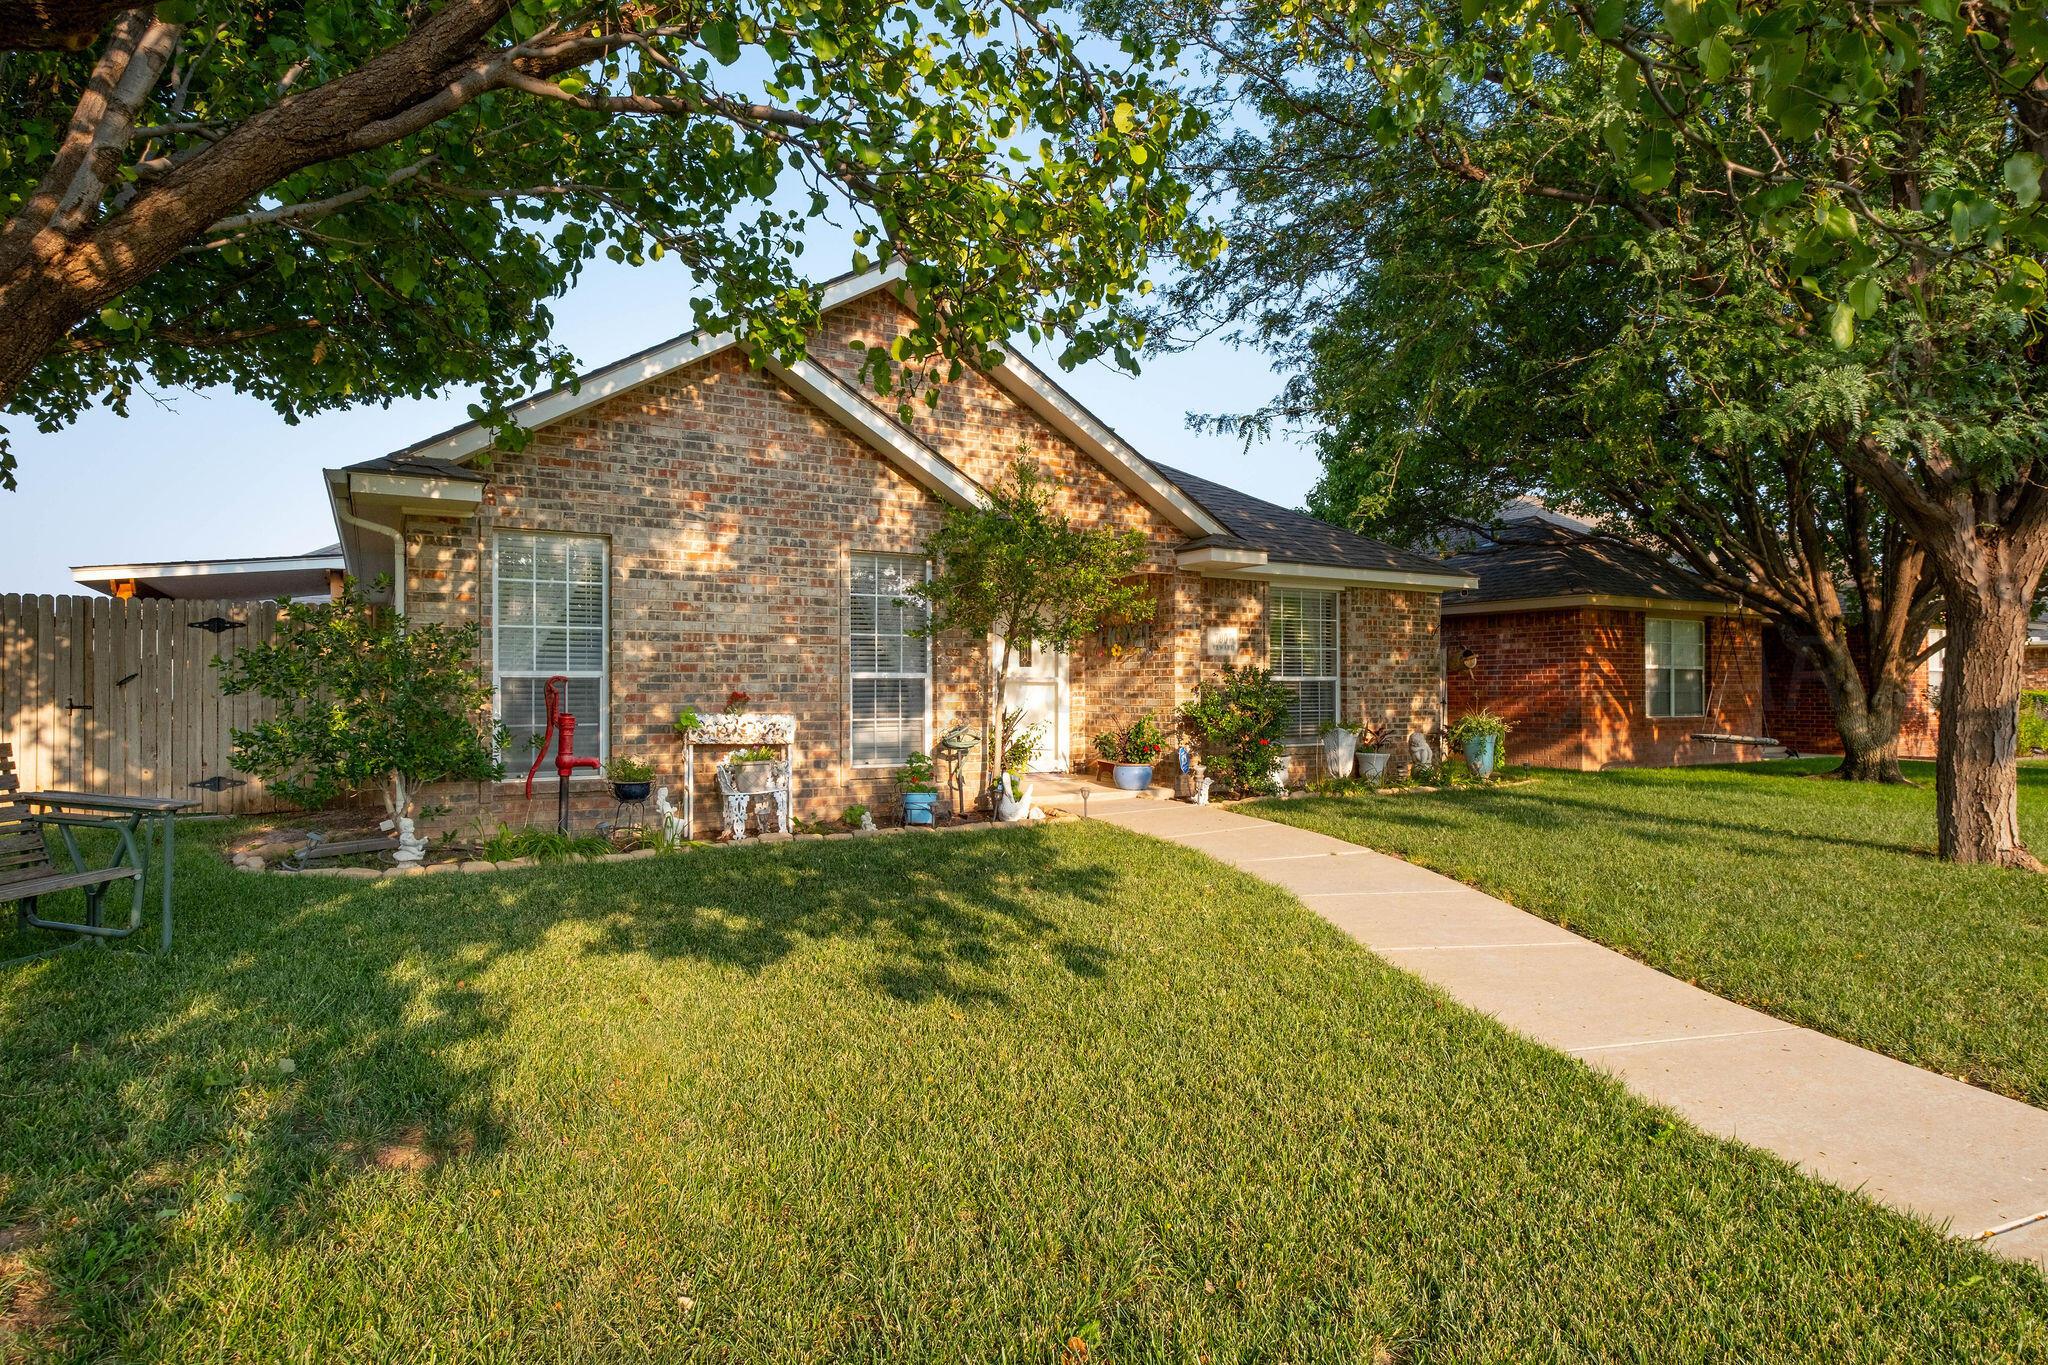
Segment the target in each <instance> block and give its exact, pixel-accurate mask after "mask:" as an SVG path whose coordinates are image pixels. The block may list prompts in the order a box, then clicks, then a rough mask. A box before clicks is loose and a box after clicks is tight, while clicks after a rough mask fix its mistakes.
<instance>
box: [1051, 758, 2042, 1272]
mask: <svg viewBox="0 0 2048 1365" xmlns="http://www.w3.org/2000/svg"><path fill="white" fill-rule="evenodd" d="M1089 805H1090V807H1091V810H1090V811H1089V814H1090V816H1091V817H1092V818H1094V819H1097V820H1101V821H1103V822H1105V823H1108V824H1113V825H1117V826H1120V827H1122V828H1124V829H1128V830H1132V831H1134V832H1136V833H1140V834H1149V835H1153V836H1155V837H1157V838H1161V839H1166V840H1169V841H1171V842H1173V843H1177V844H1183V845H1185V846H1187V847H1189V848H1193V849H1199V850H1200V851H1202V852H1203V853H1207V854H1209V855H1210V856H1212V857H1215V858H1218V859H1221V860H1222V861H1224V862H1226V863H1229V864H1231V865H1232V866H1233V867H1237V868H1241V869H1243V870H1244V871H1246V872H1249V873H1251V874H1252V875H1253V876H1255V877H1260V878H1263V879H1264V880H1266V881H1269V882H1272V883H1273V884H1274V885H1276V886H1280V887H1284V888H1286V889H1287V890H1289V891H1292V892H1293V893H1294V894H1295V895H1297V896H1299V897H1300V898H1301V899H1302V901H1303V902H1304V903H1305V904H1307V905H1308V906H1310V907H1311V908H1313V909H1314V910H1315V911H1316V912H1317V913H1319V914H1320V915H1322V916H1323V918H1325V919H1327V920H1329V921H1330V922H1331V923H1332V924H1334V925H1336V926H1337V927H1338V928H1340V929H1342V930H1344V931H1345V932H1346V933H1348V934H1350V935H1351V936H1352V937H1353V938H1355V939H1357V940H1358V941H1359V942H1361V943H1363V944H1365V945H1366V946H1367V947H1368V948H1371V949H1372V950H1373V951H1374V952H1376V953H1379V954H1380V955H1382V956H1383V957H1385V958H1386V959H1387V960H1388V961H1390V962H1393V963H1394V964H1395V965H1397V966H1399V967H1401V968H1403V969H1405V970H1407V971H1411V972H1414V973H1415V974H1416V975H1418V976H1421V977H1423V978H1425V979H1427V980H1429V981H1431V982H1433V983H1435V984H1436V985H1437V986H1439V987H1441V988H1442V989H1443V990H1444V991H1445V992H1447V993H1448V994H1450V995H1451V996H1453V997H1455V998H1456V999H1458V1000H1459V1001H1462V1002H1463V1003H1465V1004H1467V1005H1470V1006H1471V1007H1472V1008H1474V1009H1477V1010H1480V1011H1483V1012H1484V1013H1487V1014H1490V1015H1492V1016H1494V1017H1495V1018H1497V1019H1499V1020H1500V1021H1501V1022H1502V1023H1504V1024H1506V1025H1507V1026H1508V1027H1510V1028H1512V1029H1515V1030H1517V1031H1518V1032H1520V1033H1523V1034H1525V1035H1527V1036H1528V1037H1531V1038H1534V1039H1536V1040H1537V1041H1539V1042H1542V1043H1547V1044H1549V1045H1550V1046H1552V1047H1555V1048H1559V1049H1561V1050H1563V1051H1565V1052H1569V1053H1571V1054H1572V1055H1573V1056H1576V1057H1579V1058H1582V1059H1583V1060H1585V1061H1586V1062H1588V1063H1590V1064H1591V1065H1593V1066H1597V1067H1599V1068H1601V1069H1602V1070H1604V1071H1610V1072H1612V1073H1614V1074H1615V1075H1616V1076H1619V1077H1620V1078H1621V1079H1622V1081H1623V1082H1625V1083H1626V1084H1627V1085H1628V1087H1629V1088H1630V1089H1631V1090H1634V1091H1635V1092H1636V1093H1637V1094H1639V1095H1641V1096H1643V1097H1644V1098H1645V1099H1649V1100H1652V1101H1654V1102H1656V1103H1658V1104H1661V1105H1664V1106H1666V1107H1667V1108H1670V1109H1673V1110H1676V1111H1677V1112H1678V1113H1680V1114H1682V1115H1684V1116H1685V1117H1686V1118H1687V1119H1689V1120H1691V1121H1692V1122H1693V1123H1694V1124H1696V1125H1698V1126H1699V1127H1700V1128H1703V1129H1705V1130H1707V1131H1708V1132H1712V1133H1719V1134H1721V1135H1723V1136H1726V1137H1731V1138H1735V1139H1737V1140H1738V1141H1741V1142H1746V1143H1748V1144H1750V1145H1751V1146H1753V1147H1761V1148H1763V1149H1764V1150H1765V1151H1769V1152H1775V1153H1776V1154H1777V1155H1779V1156H1781V1157H1784V1158H1785V1159H1786V1160H1788V1161H1791V1162H1793V1163H1794V1164H1796V1165H1797V1166H1799V1167H1800V1168H1801V1169H1802V1170H1804V1171H1806V1172H1808V1173H1809V1174H1812V1175H1817V1176H1820V1177H1821V1178H1823V1179H1826V1180H1831V1181H1833V1182H1834V1183H1835V1184H1837V1185H1841V1186H1844V1187H1846V1188H1848V1189H1852V1190H1860V1191H1862V1192H1863V1193H1864V1194H1866V1195H1868V1196H1870V1197H1871V1198H1873V1199H1876V1200H1878V1201H1880V1202H1882V1203H1885V1204H1889V1205H1891V1206H1893V1207H1894V1208H1899V1209H1904V1210H1907V1211H1908V1212H1911V1213H1915V1214H1918V1215H1920V1216H1921V1217H1923V1218H1926V1219H1929V1220H1930V1221H1932V1222H1934V1223H1936V1224H1939V1225H1945V1226H1946V1227H1948V1229H1949V1230H1950V1231H1951V1232H1952V1233H1953V1234H1954V1235H1956V1236H1958V1237H1969V1238H1976V1237H1979V1236H1980V1235H1981V1234H1983V1233H1984V1232H1986V1231H1987V1230H1989V1229H1991V1228H1995V1227H1999V1226H2001V1225H2004V1224H2007V1223H2010V1222H2013V1221H2014V1220H2016V1219H2024V1218H2027V1217H2029V1216H2031V1215H2034V1214H2038V1213H2041V1212H2043V1211H2048V1110H2041V1109H2036V1108H2034V1107H2033V1106H2032V1105H2029V1104H2022V1103H2021V1102H2019V1101H2018V1100H2009V1099H2006V1098H2004V1097H2002V1096H1999V1095H1994V1094H1991V1093H1990V1092H1989V1091H1985V1090H1979V1089H1977V1088H1976V1087H1975V1086H1971V1085H1965V1084H1963V1083H1962V1082H1961V1081H1956V1080H1951V1079H1949V1078H1948V1077H1946V1076H1938V1075H1936V1074H1934V1073H1933V1072H1931V1071H1923V1070H1921V1069H1920V1068H1918V1067H1915V1066H1909V1065H1907V1064H1906V1063H1904V1062H1899V1061H1894V1060H1892V1059H1891V1058H1889V1057H1883V1056H1880V1055H1878V1054H1877V1053H1875V1052H1870V1051H1867V1050H1865V1049H1863V1048H1859V1047H1854V1046H1851V1045H1850V1044H1848V1043H1844V1042H1842V1041H1840V1040H1839V1039H1836V1038H1830V1037H1828V1036H1827V1035H1826V1034H1822V1033H1816V1032H1814V1031H1813V1030H1812V1029H1806V1028H1800V1027H1798V1026H1796V1025H1792V1024H1787V1023H1785V1022H1784V1021H1782V1020H1779V1019H1773V1018H1772V1017H1771V1016H1769V1015H1767V1014H1759V1013H1757V1012H1756V1011H1755V1010H1752V1009H1746V1008H1744V1007H1743V1006H1741V1005H1736V1004H1732V1003H1730V1002H1729V1001H1726V1000H1723V999H1722V998H1721V997H1719V996H1717V995H1710V994H1708V993H1707V992H1706V991H1703V990H1700V989H1698V988H1697V987H1694V986H1688V985H1686V984H1685V983H1684V982H1682V981H1679V980H1677V979H1676V978H1674V977H1669V976H1666V975H1664V973H1662V972H1659V971H1657V970H1655V969H1654V968H1650V967H1646V966H1644V965H1643V964H1641V963H1640V962H1636V961H1634V960H1633V959H1631V958H1627V957H1623V956H1622V955H1621V954H1620V953H1617V952H1614V951H1612V950H1610V949H1607V948H1603V947H1601V946H1599V945H1598V944H1595V943H1591V942H1588V941H1587V940H1585V939H1582V938H1580V937H1578V936H1577V935H1575V934H1572V933H1569V932H1567V931H1566V930H1563V929H1560V928H1558V927H1557V926H1556V925H1554V924H1552V923H1550V922H1549V921H1548V920H1543V919H1538V918H1537V917H1536V916H1534V915H1531V914H1528V913H1526V912H1524V911H1521V910H1517V909H1515V908H1514V907H1513V906H1511V905H1509V904H1507V903H1506V902H1505V901H1500V900H1496V899H1495V898H1494V897H1492V896H1489V895H1486V894H1485V893H1483V892H1480V891H1475V890H1473V889H1472V888H1470V887H1468V886H1465V885H1463V884H1462V883H1459V882H1454V881H1452V880H1450V879H1449V878H1447V877H1442V876H1439V875H1437V874H1436V873H1434V872H1430V871H1427V870H1426V869H1423V868H1420V867H1416V866H1415V865H1413V864H1412V863H1405V862H1402V861H1401V860H1400V859H1398V858H1390V857H1387V856H1386V855H1384V854H1380V853H1375V852H1373V851H1371V850H1370V849H1364V848H1360V847H1358V846H1357V845H1355V844H1347V843H1344V842H1342V841H1341V840H1337V839H1332V838H1330V837H1329V836H1327V835H1323V834H1315V833H1312V832H1310V831H1308V830H1303V829H1296V828H1294V827H1293V826H1291V825H1280V824H1274V823H1272V822H1271V821H1266V820H1258V819H1254V818H1252V817H1250V816H1246V815H1238V814H1236V813H1235V812H1232V811H1227V810H1223V809H1220V808H1218V807H1214V806H1190V805H1186V804H1182V803H1178V802H1173V801H1162V800H1144V799H1140V800H1110V801H1096V800H1093V799H1091V800H1090V802H1089ZM1983 1244H1984V1245H1985V1246H1986V1247H1988V1248H1989V1249H1991V1250H1993V1251H1995V1252H1998V1253H2000V1254H2001V1255H2005V1256H2010V1257H2013V1258H2014V1259H2018V1260H2030V1261H2033V1262H2035V1263H2036V1264H2039V1265H2043V1266H2048V1221H2041V1222H2035V1223H2031V1224H2028V1225H2026V1226H2023V1227H2019V1228H2015V1229H2013V1230H2011V1231H2008V1232H2004V1233H2000V1234H1998V1235H1997V1236H1993V1237H1989V1238H1986V1239H1984V1242H1983Z"/></svg>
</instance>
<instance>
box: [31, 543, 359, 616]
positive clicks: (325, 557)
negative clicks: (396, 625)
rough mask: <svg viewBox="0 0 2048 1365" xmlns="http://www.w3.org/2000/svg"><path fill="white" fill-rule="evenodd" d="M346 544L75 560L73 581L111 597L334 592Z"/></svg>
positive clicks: (240, 597)
mask: <svg viewBox="0 0 2048 1365" xmlns="http://www.w3.org/2000/svg"><path fill="white" fill-rule="evenodd" d="M342 567H343V566H342V555H341V546H340V545H338V544H336V545H325V546H322V547H321V548H320V549H317V550H309V551H307V552H306V553H305V554H302V555H263V556H259V557H256V558H253V559H248V558H244V559H173V560H162V561H158V562H156V563H152V564H74V565H73V566H72V568H71V579H72V581H73V582H74V583H77V584H79V585H80V586H81V587H85V588H89V589H91V590H92V591H93V592H99V593H105V594H106V595H107V596H109V597H124V598H125V597H144V598H150V597H173V598H180V599H184V600H188V601H222V602H262V601H269V600H272V599H275V598H279V597H290V598H295V599H311V598H321V597H329V596H332V595H333V594H334V593H335V592H337V591H338V590H339V589H340V587H341V576H342Z"/></svg>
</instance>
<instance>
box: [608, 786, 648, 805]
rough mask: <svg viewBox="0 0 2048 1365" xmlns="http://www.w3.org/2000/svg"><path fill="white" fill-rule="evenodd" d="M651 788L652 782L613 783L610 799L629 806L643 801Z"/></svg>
mask: <svg viewBox="0 0 2048 1365" xmlns="http://www.w3.org/2000/svg"><path fill="white" fill-rule="evenodd" d="M653 786H654V783H652V782H614V783H612V799H613V800H615V801H619V802H622V803H625V804H629V805H630V804H631V803H632V802H635V801H645V800H646V799H647V793H648V791H649V790H651V789H652V788H653Z"/></svg>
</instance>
